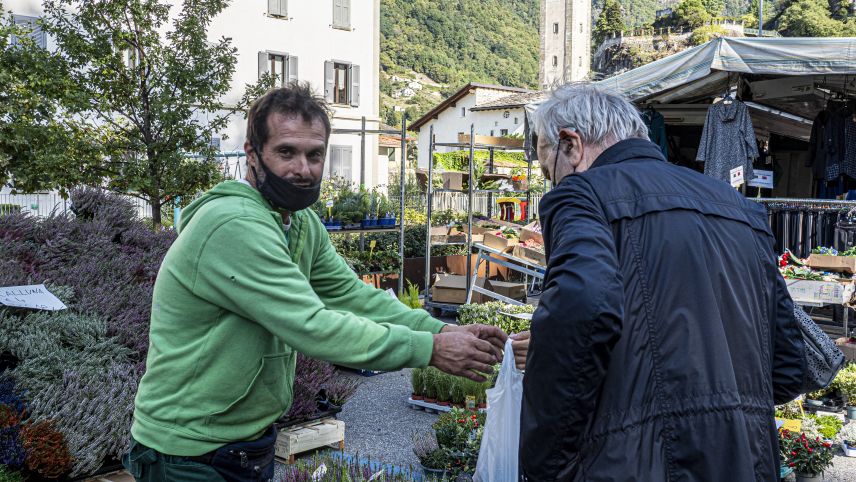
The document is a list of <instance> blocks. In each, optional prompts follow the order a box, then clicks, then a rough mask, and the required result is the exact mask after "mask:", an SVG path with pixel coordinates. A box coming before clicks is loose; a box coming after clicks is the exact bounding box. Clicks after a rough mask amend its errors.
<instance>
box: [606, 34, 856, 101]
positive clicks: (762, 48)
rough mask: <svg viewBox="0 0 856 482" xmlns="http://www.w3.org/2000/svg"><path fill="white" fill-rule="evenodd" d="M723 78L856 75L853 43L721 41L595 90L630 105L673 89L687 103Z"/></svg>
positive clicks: (832, 40) (841, 40) (828, 40)
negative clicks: (730, 75) (603, 90)
mask: <svg viewBox="0 0 856 482" xmlns="http://www.w3.org/2000/svg"><path fill="white" fill-rule="evenodd" d="M728 73H743V74H754V75H772V76H809V75H813V76H824V75H827V76H828V75H856V38H720V39H716V40H712V41H710V42H708V43H706V44H704V45H700V46H698V47H695V48H692V49H689V50H685V51H683V52H680V53H677V54H675V55H671V56H669V57H666V58H664V59H661V60H658V61H656V62H652V63H650V64H648V65H644V66H642V67H639V68H637V69H633V70H631V71H629V72H625V73H623V74H621V75H617V76H615V77H612V78H609V79H606V80H603V81H601V82H598V83H597V85H599V86H601V87H605V88H608V89H611V90H614V91H617V92H621V93H623V94H624V95H626V96H628V97H629V98H630V99H631V100H634V101H638V100H644V99H647V98H651V97H656V96H658V95H660V94H664V93H666V92H668V91H670V90H672V89H678V88H680V89H681V90H680V92H679V97H683V98H687V97H692V96H694V94H695V95H696V96H697V95H698V94H704V93H706V92H707V91H709V90H710V89H711V88H712V87H714V86H716V87H717V88H718V87H720V86H719V85H717V84H721V83H722V82H724V81H725V80H726V79H727V77H728ZM676 93H678V92H676ZM673 100H677V99H673Z"/></svg>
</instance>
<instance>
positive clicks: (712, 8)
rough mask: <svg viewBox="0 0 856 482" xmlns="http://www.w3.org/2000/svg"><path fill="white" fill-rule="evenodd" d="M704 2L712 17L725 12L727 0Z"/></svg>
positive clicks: (703, 0) (706, 0)
mask: <svg viewBox="0 0 856 482" xmlns="http://www.w3.org/2000/svg"><path fill="white" fill-rule="evenodd" d="M702 4H703V5H704V9H705V10H707V13H709V14H710V15H711V17H719V16H721V15H722V14H723V13H724V12H725V0H702Z"/></svg>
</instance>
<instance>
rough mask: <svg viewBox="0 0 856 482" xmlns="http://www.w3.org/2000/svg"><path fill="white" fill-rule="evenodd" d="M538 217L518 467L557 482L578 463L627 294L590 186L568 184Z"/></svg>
mask: <svg viewBox="0 0 856 482" xmlns="http://www.w3.org/2000/svg"><path fill="white" fill-rule="evenodd" d="M540 210H541V215H542V219H544V221H545V224H544V226H545V228H546V230H545V232H546V238H545V241H546V242H547V252H548V253H549V261H548V268H547V275H546V277H545V283H546V284H545V289H544V294H543V295H542V298H541V303H540V305H539V307H538V309H537V310H536V311H535V314H534V315H533V319H532V329H531V330H532V331H531V340H530V347H529V354H528V358H527V361H526V375H525V377H524V379H523V404H522V412H521V434H520V444H521V447H520V449H521V450H520V462H521V467H522V468H523V471H524V473H525V474H526V476H527V477H529V478H531V479H532V480H557V479H561V478H563V477H566V474H567V471H568V470H574V469H573V468H574V467H575V462H576V461H577V460H578V454H579V451H580V444H581V435H582V434H583V433H584V432H585V426H586V423H587V422H588V421H589V419H590V418H591V416H592V414H593V413H594V409H595V404H596V401H597V394H598V392H599V388H600V386H601V384H602V382H603V379H604V376H605V374H606V371H607V369H608V367H609V363H610V357H611V353H612V350H613V347H614V346H615V343H616V342H617V341H618V338H619V336H620V334H621V329H622V318H623V309H624V289H623V284H622V280H621V276H620V274H619V269H618V258H617V254H616V249H615V243H614V241H613V236H612V230H611V228H610V226H609V224H608V222H607V221H606V218H605V216H604V214H603V212H602V210H601V207H600V203H599V202H598V201H597V199H596V197H595V195H594V193H593V192H592V190H591V188H590V185H589V184H588V183H587V182H586V181H584V180H583V179H582V178H581V177H580V176H571V177H569V178H566V180H565V181H563V182H562V184H561V185H560V186H559V187H558V188H557V189H556V190H554V191H553V192H551V193H550V194H549V195H548V196H547V197H545V198H544V200H543V201H542V204H541V207H540ZM562 480H564V479H562Z"/></svg>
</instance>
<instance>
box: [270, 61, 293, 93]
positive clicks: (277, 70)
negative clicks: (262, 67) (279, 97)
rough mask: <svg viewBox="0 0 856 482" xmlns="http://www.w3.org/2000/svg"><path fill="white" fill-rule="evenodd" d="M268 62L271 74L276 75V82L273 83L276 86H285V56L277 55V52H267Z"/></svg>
mask: <svg viewBox="0 0 856 482" xmlns="http://www.w3.org/2000/svg"><path fill="white" fill-rule="evenodd" d="M268 62H270V72H273V75H274V76H275V77H276V83H274V85H275V86H277V87H285V84H286V83H287V82H288V75H287V74H286V67H287V65H288V64H287V63H286V56H284V55H277V54H269V55H268Z"/></svg>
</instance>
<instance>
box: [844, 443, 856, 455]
mask: <svg viewBox="0 0 856 482" xmlns="http://www.w3.org/2000/svg"><path fill="white" fill-rule="evenodd" d="M841 449H842V450H844V455H845V456H847V457H856V445H849V444H848V443H847V442H841Z"/></svg>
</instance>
